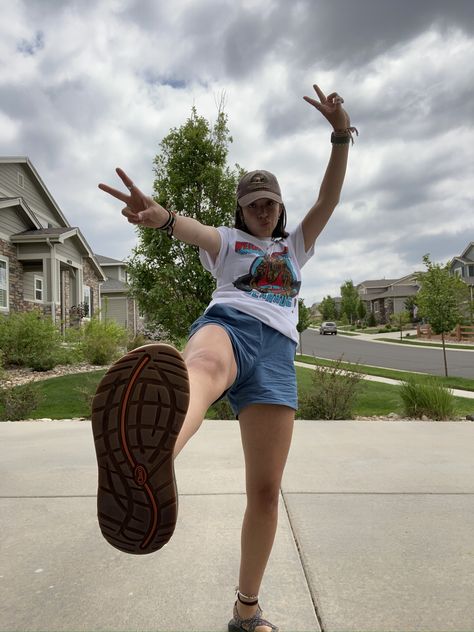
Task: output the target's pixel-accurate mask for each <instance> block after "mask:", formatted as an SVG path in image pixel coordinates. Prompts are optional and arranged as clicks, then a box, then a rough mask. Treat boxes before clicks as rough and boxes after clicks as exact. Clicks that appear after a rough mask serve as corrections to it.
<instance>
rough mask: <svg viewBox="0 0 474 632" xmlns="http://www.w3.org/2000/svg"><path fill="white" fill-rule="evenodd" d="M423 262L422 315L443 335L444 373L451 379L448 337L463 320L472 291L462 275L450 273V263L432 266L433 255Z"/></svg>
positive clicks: (419, 300)
mask: <svg viewBox="0 0 474 632" xmlns="http://www.w3.org/2000/svg"><path fill="white" fill-rule="evenodd" d="M423 262H424V264H425V265H426V267H427V272H422V273H420V274H419V275H417V280H418V281H419V282H420V285H421V289H420V291H419V292H418V295H417V304H418V309H419V315H420V316H422V317H423V318H426V319H427V320H428V322H429V323H430V325H431V327H432V329H433V331H434V333H435V334H441V340H442V343H443V357H444V371H445V375H446V377H447V375H448V364H447V360H446V347H445V341H444V334H445V333H446V332H449V331H451V330H452V329H453V328H454V327H455V326H456V324H457V323H459V322H460V321H461V319H462V312H461V306H462V304H463V303H464V302H465V301H466V300H469V290H468V287H467V285H466V284H465V283H464V282H463V281H462V280H461V279H460V278H459V277H458V276H456V275H454V276H453V275H451V274H450V271H449V263H447V264H445V265H444V266H442V265H440V264H435V263H432V262H431V261H430V257H429V254H426V255H425V256H424V257H423Z"/></svg>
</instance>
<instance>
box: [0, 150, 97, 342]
mask: <svg viewBox="0 0 474 632" xmlns="http://www.w3.org/2000/svg"><path fill="white" fill-rule="evenodd" d="M106 279H107V277H106V275H105V274H104V272H103V270H102V268H101V266H100V264H99V262H98V260H97V257H96V256H95V255H94V253H93V252H92V250H91V248H90V246H89V244H88V243H87V241H86V239H85V237H84V235H83V234H82V233H81V231H80V229H79V228H77V227H75V226H71V225H70V224H69V222H68V221H67V219H66V217H65V216H64V215H63V213H62V211H61V209H60V208H59V207H58V205H57V203H56V202H55V200H54V199H53V197H52V195H51V193H50V192H49V191H48V189H47V188H46V186H45V184H44V182H43V181H42V179H41V178H40V176H39V174H38V173H37V171H36V169H35V168H34V166H33V164H32V163H31V161H30V160H29V158H27V157H25V156H20V157H16V156H15V157H0V314H1V313H3V314H8V313H10V312H15V311H25V310H31V309H34V308H39V309H40V310H41V311H42V312H43V313H44V314H48V315H51V318H52V320H53V322H55V323H57V324H58V325H61V328H62V329H64V327H67V326H68V324H70V322H71V318H74V310H75V308H77V306H79V305H82V306H83V309H84V313H85V316H86V317H91V316H93V315H94V313H95V312H96V311H97V310H99V309H100V305H101V298H100V284H101V283H103V282H105V281H106Z"/></svg>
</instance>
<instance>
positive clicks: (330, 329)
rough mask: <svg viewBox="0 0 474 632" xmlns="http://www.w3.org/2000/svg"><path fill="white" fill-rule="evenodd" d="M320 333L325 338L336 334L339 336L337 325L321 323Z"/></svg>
mask: <svg viewBox="0 0 474 632" xmlns="http://www.w3.org/2000/svg"><path fill="white" fill-rule="evenodd" d="M319 333H320V334H322V335H323V336H325V335H326V334H334V335H335V336H337V325H336V323H329V322H327V323H321V325H320V327H319Z"/></svg>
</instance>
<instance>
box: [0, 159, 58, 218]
mask: <svg viewBox="0 0 474 632" xmlns="http://www.w3.org/2000/svg"><path fill="white" fill-rule="evenodd" d="M0 164H23V165H25V166H26V167H27V168H28V169H29V171H30V173H31V175H32V176H33V179H34V180H36V181H37V183H38V185H39V187H40V189H41V190H42V191H43V193H44V194H45V195H46V197H47V198H48V201H49V202H50V203H51V206H52V207H53V209H54V211H55V213H56V214H57V216H58V218H59V221H60V223H62V224H63V225H64V226H70V224H69V222H68V221H67V219H66V218H65V216H64V215H63V213H62V211H61V209H60V208H59V206H58V205H57V203H56V201H55V199H54V198H53V196H52V195H51V193H50V192H49V191H48V189H47V187H46V185H45V183H44V182H43V180H42V179H41V177H40V175H39V173H38V172H37V171H36V169H35V168H34V166H33V163H32V162H31V160H30V159H29V158H28V156H0Z"/></svg>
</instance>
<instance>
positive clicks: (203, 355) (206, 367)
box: [185, 349, 233, 388]
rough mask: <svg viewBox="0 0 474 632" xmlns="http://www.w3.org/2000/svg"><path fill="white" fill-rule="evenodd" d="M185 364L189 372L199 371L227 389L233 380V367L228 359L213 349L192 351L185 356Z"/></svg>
mask: <svg viewBox="0 0 474 632" xmlns="http://www.w3.org/2000/svg"><path fill="white" fill-rule="evenodd" d="M185 362H186V366H187V368H188V371H190V372H191V371H197V372H198V373H201V374H203V375H205V376H206V377H207V378H208V379H209V380H210V381H211V382H213V383H215V384H218V383H221V382H222V383H223V384H224V387H225V386H227V383H228V382H229V380H230V379H232V376H231V368H232V367H231V366H229V362H228V360H227V358H226V357H225V356H223V354H220V353H219V352H218V351H215V350H213V349H197V350H195V351H192V352H191V353H190V354H189V355H188V356H187V357H186V356H185ZM232 381H233V379H232ZM224 387H223V388H224Z"/></svg>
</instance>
